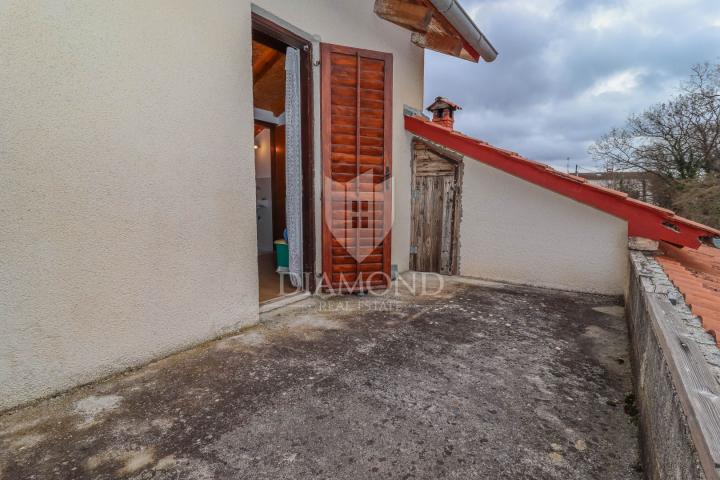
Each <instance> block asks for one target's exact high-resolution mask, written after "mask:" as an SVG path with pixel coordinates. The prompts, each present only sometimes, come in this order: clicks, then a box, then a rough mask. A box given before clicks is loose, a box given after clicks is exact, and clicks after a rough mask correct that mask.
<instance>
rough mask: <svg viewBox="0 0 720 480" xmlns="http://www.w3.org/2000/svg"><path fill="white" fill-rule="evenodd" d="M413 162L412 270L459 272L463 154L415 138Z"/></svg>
mask: <svg viewBox="0 0 720 480" xmlns="http://www.w3.org/2000/svg"><path fill="white" fill-rule="evenodd" d="M412 164H413V165H412V172H413V173H412V194H411V195H412V225H411V239H410V242H411V245H410V269H411V270H415V271H418V272H435V273H440V274H443V275H456V274H457V273H458V254H457V252H458V243H459V236H460V211H461V210H460V208H461V195H462V191H461V185H462V165H463V164H462V156H460V155H458V154H456V153H454V152H450V151H449V150H446V149H443V148H441V147H439V146H437V145H434V144H431V143H428V142H423V141H421V140H418V139H416V140H415V141H414V142H413V162H412Z"/></svg>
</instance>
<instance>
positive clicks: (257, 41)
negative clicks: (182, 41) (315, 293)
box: [252, 14, 315, 303]
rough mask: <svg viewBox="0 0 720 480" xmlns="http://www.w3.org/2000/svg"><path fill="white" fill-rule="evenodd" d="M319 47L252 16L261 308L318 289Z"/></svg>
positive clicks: (259, 17)
mask: <svg viewBox="0 0 720 480" xmlns="http://www.w3.org/2000/svg"><path fill="white" fill-rule="evenodd" d="M311 62H312V46H311V44H310V43H309V42H308V41H307V40H305V39H303V38H301V37H299V36H298V35H296V34H294V33H292V32H290V31H288V30H286V29H284V28H282V27H280V26H278V25H276V24H274V23H272V22H270V21H269V20H267V19H265V18H263V17H261V16H259V15H256V14H253V35H252V75H253V110H254V118H255V121H254V135H255V185H256V192H255V193H256V222H257V246H258V252H257V253H258V257H257V258H258V276H259V278H258V280H259V301H260V303H265V302H269V301H273V300H276V299H278V298H281V297H284V296H287V295H291V294H295V293H297V292H300V291H303V290H312V289H314V263H315V248H314V231H313V224H314V213H313V186H312V185H313V182H312V178H313V177H312V176H313V169H312V121H311V119H312V97H311V92H312V90H311V86H312V69H311Z"/></svg>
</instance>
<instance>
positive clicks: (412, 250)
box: [410, 245, 417, 255]
mask: <svg viewBox="0 0 720 480" xmlns="http://www.w3.org/2000/svg"><path fill="white" fill-rule="evenodd" d="M416 254H417V245H410V255H416Z"/></svg>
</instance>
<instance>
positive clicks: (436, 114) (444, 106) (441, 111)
mask: <svg viewBox="0 0 720 480" xmlns="http://www.w3.org/2000/svg"><path fill="white" fill-rule="evenodd" d="M427 109H428V110H429V111H431V112H432V114H433V118H432V121H433V122H434V123H438V124H440V125H441V126H443V127H444V128H447V129H448V130H452V129H453V125H454V124H455V111H456V110H462V107H460V105H458V104H456V103H453V102H451V101H450V100H448V99H447V98H445V97H436V98H435V101H434V102H433V104H432V105H430V106H429V107H427Z"/></svg>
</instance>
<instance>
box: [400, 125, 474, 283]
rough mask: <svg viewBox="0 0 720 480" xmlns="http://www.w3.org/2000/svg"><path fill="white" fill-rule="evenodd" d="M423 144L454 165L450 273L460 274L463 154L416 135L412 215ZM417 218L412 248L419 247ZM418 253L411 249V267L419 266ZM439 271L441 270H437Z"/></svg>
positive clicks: (412, 231) (413, 224)
mask: <svg viewBox="0 0 720 480" xmlns="http://www.w3.org/2000/svg"><path fill="white" fill-rule="evenodd" d="M417 145H422V147H423V148H425V149H427V150H429V151H431V152H432V153H434V154H435V155H437V156H439V157H441V158H442V159H444V160H446V161H448V162H449V163H451V164H452V165H453V166H454V184H455V189H454V196H453V217H452V222H453V225H452V229H451V235H452V238H451V246H450V249H451V250H450V273H449V274H450V275H458V274H459V272H460V255H459V250H460V220H461V218H462V182H463V167H464V162H463V156H462V155H461V154H459V153H457V152H454V151H452V150H449V149H446V148H443V147H441V146H439V145H437V144H435V143H432V142H429V141H427V140H424V139H422V138H419V137H414V138H413V140H412V145H411V152H412V160H411V167H410V169H411V171H412V178H411V180H410V195H411V198H410V205H411V215H412V205H414V199H413V197H412V196H413V195H416V193H415V179H416V177H417V175H416V167H417V160H416V146H417ZM416 220H417V219H416V218H414V217H413V218H411V219H410V235H411V237H410V248H411V249H412V247H413V246H415V247H416V248H417V246H416V245H415V242H417V239H415V238H413V237H412V235H414V232H415V228H414V226H415V221H416ZM416 255H417V253H416V252H415V253H413V252H412V250H411V251H410V259H409V260H410V261H409V265H410V269H411V270H415V269H416V268H417V259H416ZM437 273H439V272H437Z"/></svg>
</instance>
